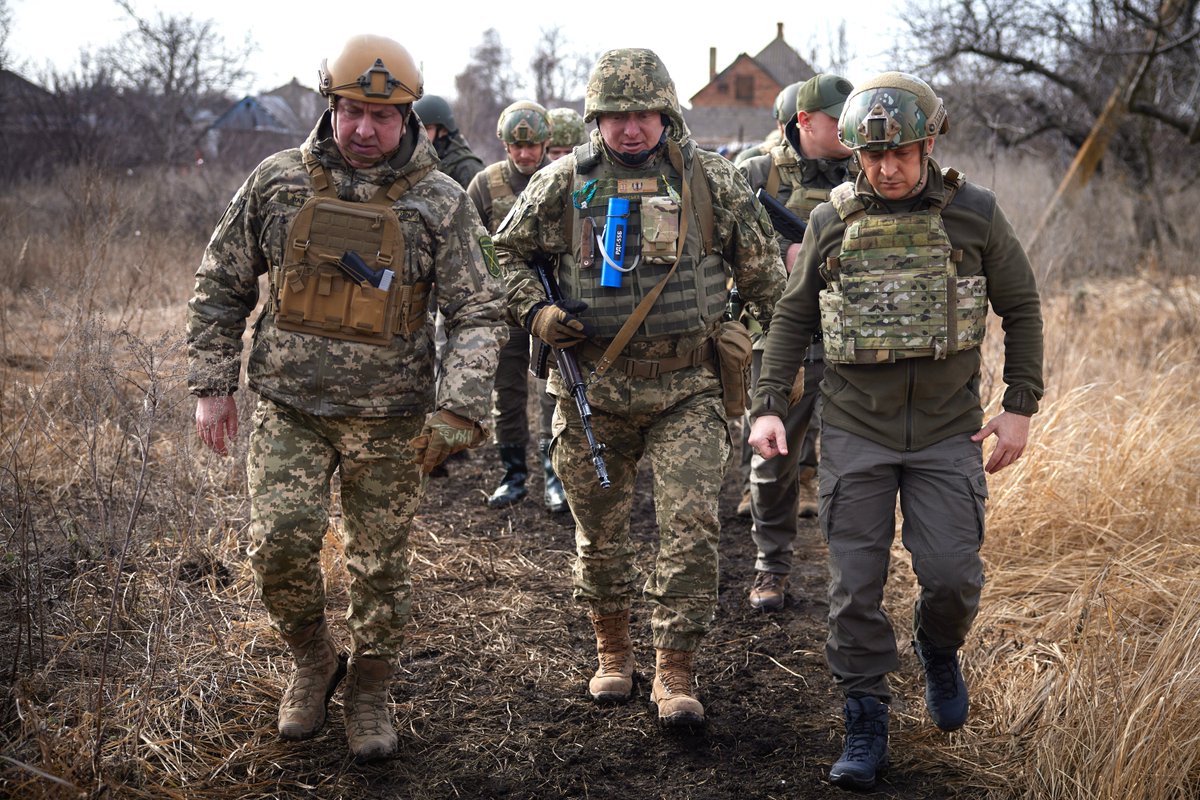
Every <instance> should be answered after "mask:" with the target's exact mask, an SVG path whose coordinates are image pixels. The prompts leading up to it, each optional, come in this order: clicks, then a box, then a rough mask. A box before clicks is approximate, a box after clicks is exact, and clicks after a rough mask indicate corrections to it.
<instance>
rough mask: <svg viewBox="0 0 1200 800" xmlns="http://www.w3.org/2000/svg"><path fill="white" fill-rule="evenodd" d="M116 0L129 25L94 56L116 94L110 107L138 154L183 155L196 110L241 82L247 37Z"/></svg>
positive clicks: (217, 102)
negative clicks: (229, 37)
mask: <svg viewBox="0 0 1200 800" xmlns="http://www.w3.org/2000/svg"><path fill="white" fill-rule="evenodd" d="M115 2H116V4H117V5H118V6H119V7H120V8H121V9H122V10H123V11H124V12H125V13H126V15H127V16H128V17H129V20H130V21H131V22H132V23H133V29H132V30H131V31H129V32H128V33H127V34H125V36H124V37H122V40H121V41H120V42H119V43H118V44H116V45H113V46H110V47H106V48H103V49H102V50H100V51H99V53H98V54H97V56H96V62H97V64H98V65H99V68H100V70H101V71H102V72H103V74H105V75H106V76H107V77H108V79H109V80H110V81H111V83H112V85H113V86H115V87H116V89H117V91H118V96H119V98H120V100H121V102H120V103H119V105H118V107H117V108H115V109H113V110H114V111H119V112H120V113H121V114H122V115H123V116H124V122H125V124H126V125H127V126H128V129H129V130H130V131H132V132H134V133H135V134H136V136H137V137H138V138H139V140H140V141H139V145H140V149H141V150H142V152H143V153H144V158H145V160H147V161H151V162H165V163H177V162H179V161H181V160H190V158H191V155H192V153H193V152H194V150H195V137H196V135H197V133H198V132H199V131H197V130H196V128H197V124H198V120H200V119H202V114H201V112H202V111H203V110H204V109H205V107H206V106H208V107H209V110H213V109H215V108H220V107H223V106H224V105H225V103H226V102H227V101H228V99H229V93H230V92H231V91H233V90H234V89H237V88H241V87H243V86H244V85H245V84H246V82H247V80H248V78H249V72H248V70H247V68H246V59H247V58H248V56H249V54H250V50H251V46H252V45H251V42H250V41H249V39H247V40H246V41H245V42H243V43H242V44H241V45H240V46H231V45H229V44H228V43H227V42H226V41H225V39H224V37H222V36H221V34H220V33H218V31H217V28H216V23H215V22H214V21H213V20H205V19H197V18H195V17H193V16H190V15H168V14H164V13H162V12H157V13H156V14H155V16H154V17H153V18H150V17H145V16H141V15H140V14H139V13H138V12H137V10H136V9H135V8H134V6H133V4H132V2H131V0H115Z"/></svg>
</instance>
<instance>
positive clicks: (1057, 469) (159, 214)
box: [0, 158, 1200, 800]
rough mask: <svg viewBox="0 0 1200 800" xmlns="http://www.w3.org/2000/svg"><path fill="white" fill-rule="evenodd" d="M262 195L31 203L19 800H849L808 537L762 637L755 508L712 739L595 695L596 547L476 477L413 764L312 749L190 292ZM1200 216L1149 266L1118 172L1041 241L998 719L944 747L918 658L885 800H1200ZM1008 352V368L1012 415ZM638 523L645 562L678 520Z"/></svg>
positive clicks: (1, 345) (137, 186) (12, 289)
mask: <svg viewBox="0 0 1200 800" xmlns="http://www.w3.org/2000/svg"><path fill="white" fill-rule="evenodd" d="M946 162H947V163H954V164H955V165H956V166H960V168H963V171H965V172H966V173H967V175H968V177H970V178H972V179H974V180H977V181H979V182H981V183H983V184H985V185H990V186H993V187H994V188H995V189H996V191H997V193H998V194H999V196H1000V198H1001V201H1002V203H1003V204H1004V206H1005V208H1006V210H1007V211H1008V212H1009V216H1010V217H1011V218H1012V220H1013V221H1014V224H1015V225H1016V227H1017V229H1018V232H1019V233H1022V234H1023V235H1026V234H1028V233H1029V232H1031V231H1032V229H1033V227H1034V225H1035V224H1036V222H1037V219H1038V217H1039V216H1040V214H1041V210H1042V208H1043V206H1044V203H1045V201H1046V199H1047V198H1048V197H1049V195H1050V193H1051V192H1052V190H1053V184H1052V182H1051V181H1052V179H1051V177H1050V173H1051V172H1055V170H1050V169H1048V168H1047V167H1046V166H1045V165H1044V164H1035V163H1026V162H1021V161H1016V160H1000V161H997V162H994V163H993V162H988V161H978V160H976V161H975V162H972V161H970V160H963V159H952V158H947V159H946ZM239 179H240V176H237V175H229V174H220V173H213V172H204V173H201V174H189V175H182V174H172V175H167V176H163V175H144V176H143V175H127V176H120V177H118V178H101V177H99V176H97V175H94V174H91V173H88V172H85V171H81V172H77V173H72V174H67V175H63V176H61V177H60V179H59V180H58V181H56V182H55V183H54V184H52V185H47V186H19V187H10V188H8V189H5V190H3V194H2V195H0V220H2V222H0V233H2V235H0V540H2V541H3V555H2V556H0V615H3V617H4V618H5V619H8V620H9V624H8V626H7V627H5V628H0V795H3V796H10V797H21V798H68V797H69V798H75V797H113V798H118V797H119V798H152V797H153V798H158V797H177V798H242V797H263V798H266V797H330V798H339V797H356V798H365V797H420V798H458V797H508V798H541V797H591V798H605V797H623V798H641V797H663V798H725V797H730V798H734V797H737V798H741V797H754V798H758V797H762V798H767V797H785V796H786V797H812V798H825V797H837V796H842V795H841V793H840V792H838V791H837V790H836V789H833V788H832V787H830V786H828V785H827V784H825V783H823V776H824V774H825V772H826V771H827V769H828V765H829V763H830V761H831V760H832V758H833V757H834V756H836V753H837V750H838V748H839V744H838V734H839V721H838V718H837V715H838V713H839V708H838V705H837V701H836V700H835V698H834V695H833V692H832V689H831V687H830V686H829V683H830V681H829V679H828V676H827V674H826V671H825V668H824V663H823V660H822V658H821V641H820V637H821V635H822V634H821V628H822V625H823V615H824V612H825V607H824V605H823V598H822V597H821V588H822V586H823V577H822V570H823V566H822V563H821V544H820V541H819V535H818V534H817V533H816V532H815V530H814V529H813V528H812V527H811V526H808V527H806V529H805V531H804V533H803V535H802V538H803V540H804V541H803V542H802V543H801V545H800V547H801V549H802V550H803V551H804V558H805V564H806V567H805V569H806V577H805V578H804V579H803V582H802V584H801V585H802V587H803V589H802V590H799V589H798V591H797V595H798V598H797V599H796V600H795V601H794V602H793V604H792V605H791V606H789V608H788V609H787V610H785V611H784V612H782V613H781V614H780V615H777V616H775V617H772V618H771V619H763V618H762V617H761V615H753V614H750V613H748V612H747V609H746V608H745V603H744V584H745V582H746V580H747V578H748V575H749V566H748V559H749V558H750V551H749V549H748V545H747V539H748V537H747V536H746V523H745V521H744V520H739V519H737V518H736V517H735V516H733V515H732V514H725V515H724V516H723V519H724V521H725V522H726V523H727V526H728V527H727V530H726V531H725V532H724V540H725V542H724V543H723V546H722V547H723V555H724V562H723V570H724V574H723V578H722V587H721V609H720V612H719V614H718V623H717V629H716V630H715V631H714V634H713V635H712V636H711V637H710V639H711V645H706V649H705V651H704V654H703V656H702V658H701V661H700V668H701V676H702V679H703V680H705V681H706V682H707V685H706V692H707V698H708V700H709V701H711V702H710V708H711V709H712V714H711V721H710V724H709V726H708V730H707V731H705V732H702V733H700V734H698V735H696V736H693V737H678V736H667V735H664V734H663V733H661V732H659V731H658V730H657V729H656V727H655V726H654V724H653V722H652V719H651V717H650V714H649V712H648V711H647V709H646V708H645V706H644V704H640V703H631V704H630V705H629V706H626V707H621V708H619V709H617V710H615V711H612V712H600V711H598V710H597V709H596V708H595V707H593V706H591V705H590V704H588V703H586V702H584V701H583V700H582V698H581V694H582V691H581V688H580V687H581V685H582V683H583V681H584V679H585V677H586V675H587V674H588V672H589V671H590V667H589V664H588V658H589V652H590V647H591V644H590V642H589V639H588V636H589V632H588V631H587V630H585V624H584V623H583V621H582V618H581V615H580V614H579V612H578V609H577V608H575V607H574V606H573V605H572V604H571V602H570V592H569V578H568V573H569V564H570V556H571V550H572V543H571V532H570V526H569V523H567V522H564V521H562V520H559V519H554V518H551V517H548V516H546V515H545V514H543V513H541V512H540V511H539V509H537V507H536V505H535V504H529V503H527V504H525V505H524V506H520V507H518V508H517V509H515V510H513V511H512V512H510V513H505V514H496V513H493V512H487V511H486V509H484V508H483V504H482V494H483V493H484V492H485V491H486V490H487V489H488V488H490V481H491V480H492V475H490V474H489V472H488V469H489V467H490V462H489V461H488V459H487V458H484V457H480V456H475V457H474V458H473V459H471V460H470V461H468V462H466V463H464V464H460V465H456V469H455V471H454V473H453V475H452V477H451V478H450V479H448V480H446V481H440V482H434V483H432V484H431V487H430V494H429V497H428V499H427V501H426V503H425V504H424V505H423V507H422V510H421V512H420V516H419V520H418V532H417V533H416V534H415V535H414V542H415V545H416V554H415V562H414V582H415V584H416V602H415V604H414V622H413V625H412V636H411V641H410V643H409V647H408V653H407V656H406V659H405V665H404V667H403V668H402V674H401V680H400V683H399V685H398V686H397V688H396V691H395V692H394V695H395V701H396V712H397V719H398V721H399V723H400V727H401V757H400V758H398V759H397V760H396V761H395V762H394V763H390V764H388V765H385V766H382V767H375V766H373V767H369V768H364V767H357V766H355V765H354V764H353V763H352V762H349V761H348V760H347V759H346V757H345V746H344V740H342V739H341V725H340V720H336V721H335V718H339V717H340V709H339V708H337V705H338V704H337V702H335V703H334V704H333V706H331V724H330V726H328V727H327V729H326V730H325V731H324V732H323V733H322V734H321V735H320V736H318V737H317V738H316V739H314V740H313V741H312V742H310V743H306V744H304V745H299V746H297V745H291V744H286V743H282V742H279V741H277V740H276V738H275V736H274V732H273V723H274V712H275V703H276V702H277V700H278V697H279V694H280V692H281V691H282V687H283V685H284V683H285V679H286V674H287V671H288V669H290V660H289V659H288V658H287V656H286V655H285V654H284V652H283V649H282V646H281V644H280V643H279V641H278V640H277V638H276V637H275V635H274V634H273V632H272V631H271V630H270V628H269V626H268V624H267V622H266V618H265V613H264V612H263V610H262V607H261V605H260V604H259V603H258V601H257V599H256V598H255V597H254V590H253V586H252V581H251V578H250V574H249V571H248V569H247V567H246V564H245V562H244V558H243V557H242V556H241V554H240V552H239V548H240V546H241V544H242V539H243V534H244V531H245V528H246V525H247V521H248V516H249V514H248V505H247V498H246V492H245V485H244V471H243V467H242V461H243V457H244V452H245V451H244V448H245V439H244V434H243V438H242V439H241V441H240V442H239V443H238V445H239V449H238V451H237V452H236V453H235V454H234V457H233V458H230V459H221V458H218V457H215V456H213V455H211V454H209V453H206V452H203V451H202V450H201V448H200V446H199V444H198V442H197V441H196V439H195V436H194V434H193V432H192V425H191V414H192V409H193V403H192V400H191V399H190V398H189V397H188V396H187V394H186V380H185V363H184V348H183V343H182V319H183V312H184V305H185V303H186V300H187V297H188V295H189V293H190V290H191V283H192V280H191V275H192V272H193V270H194V268H195V265H196V263H197V262H198V259H199V254H200V252H201V251H202V248H203V246H204V241H205V238H206V236H207V233H208V231H209V230H211V227H212V225H213V224H214V222H215V220H216V218H217V216H218V215H219V214H220V212H221V210H222V209H223V207H224V203H225V202H226V200H227V198H228V197H229V195H230V194H231V193H232V191H233V190H234V189H235V188H236V186H237V183H238V181H239ZM1198 201H1200V192H1198V191H1197V190H1195V189H1194V188H1193V189H1192V190H1190V192H1189V193H1186V194H1176V195H1172V196H1171V197H1170V198H1169V199H1168V202H1167V207H1168V209H1169V212H1170V214H1171V221H1172V222H1173V223H1174V225H1175V226H1176V228H1177V230H1178V232H1179V235H1180V241H1179V242H1177V243H1174V244H1168V245H1167V246H1165V247H1164V248H1163V250H1162V251H1161V252H1160V253H1156V254H1152V255H1147V254H1145V253H1142V252H1139V250H1138V248H1136V247H1135V246H1134V245H1133V244H1132V242H1133V240H1134V231H1133V226H1132V223H1131V221H1130V219H1131V217H1132V206H1133V201H1132V200H1131V199H1130V198H1129V196H1128V194H1127V192H1125V190H1124V189H1123V188H1122V187H1121V186H1119V185H1116V184H1114V183H1109V182H1106V181H1103V180H1101V181H1098V182H1097V183H1096V184H1094V185H1093V187H1092V189H1090V190H1089V192H1088V194H1087V196H1085V197H1084V198H1083V199H1082V201H1081V202H1080V204H1079V205H1078V206H1077V207H1075V208H1074V209H1072V210H1071V211H1070V212H1069V213H1068V214H1067V215H1066V216H1065V217H1064V221H1063V223H1062V224H1061V225H1060V226H1058V227H1057V228H1056V229H1055V231H1054V233H1053V235H1052V236H1050V237H1049V238H1043V240H1042V241H1041V242H1039V248H1038V252H1037V253H1035V261H1036V262H1037V267H1038V270H1039V274H1040V276H1041V278H1042V282H1043V290H1044V306H1045V307H1044V314H1045V327H1046V382H1047V393H1046V398H1045V400H1044V402H1043V408H1042V412H1041V413H1040V414H1038V415H1037V416H1036V417H1035V419H1034V423H1033V430H1032V437H1031V447H1030V449H1029V451H1028V452H1027V453H1026V455H1025V457H1024V458H1023V460H1022V461H1021V462H1019V463H1018V464H1017V465H1016V466H1014V467H1012V468H1010V469H1008V470H1006V471H1004V472H1002V473H1000V474H999V475H997V476H994V477H993V478H992V479H991V480H990V490H991V499H990V504H989V512H988V513H989V517H988V524H989V528H988V536H987V541H986V543H985V546H984V555H985V558H986V561H987V566H988V584H987V586H986V588H985V595H984V602H983V609H982V612H981V614H980V617H979V619H978V622H977V624H976V627H975V629H974V632H973V633H972V636H971V639H970V640H969V642H968V645H967V647H966V649H965V650H964V663H965V666H966V670H967V676H968V681H969V682H970V684H971V686H972V701H973V713H972V719H971V721H970V723H969V724H968V726H967V727H966V728H965V729H964V730H963V731H961V732H959V733H956V734H952V735H946V734H941V733H938V732H936V731H935V730H934V729H933V728H932V727H931V726H930V725H928V724H927V723H926V722H925V721H924V720H923V716H924V712H923V709H922V707H921V701H920V685H919V680H920V678H919V673H918V672H917V671H916V670H915V669H914V668H913V665H912V663H911V662H912V659H911V656H906V661H905V664H906V667H905V669H904V670H903V672H902V673H901V674H899V675H898V676H897V682H896V685H897V688H898V694H899V696H900V698H901V702H900V703H899V704H898V707H897V713H896V714H895V723H894V727H893V737H892V745H893V749H894V751H895V753H894V758H895V759H896V765H895V767H894V768H893V773H892V775H890V776H889V778H888V780H887V781H885V782H884V783H882V784H881V786H880V789H879V794H880V795H881V796H890V797H903V798H948V797H970V798H976V797H980V798H995V799H996V800H1000V799H1001V798H1029V799H1030V800H1033V799H1035V798H1036V799H1037V800H1042V799H1043V798H1053V799H1056V800H1057V799H1059V798H1061V799H1062V800H1068V799H1070V800H1084V798H1105V799H1106V800H1107V799H1111V800H1126V799H1127V798H1147V799H1152V800H1167V799H1168V798H1171V799H1172V800H1176V799H1177V800H1183V799H1184V798H1194V797H1197V796H1200V718H1198V717H1197V716H1196V715H1195V714H1194V713H1193V708H1192V703H1193V702H1196V701H1197V700H1200V586H1198V585H1197V581H1196V576H1197V574H1198V572H1197V565H1198V564H1200V513H1198V512H1197V507H1198V505H1200V426H1197V425H1196V424H1195V422H1194V420H1195V412H1196V408H1197V400H1196V398H1197V397H1200V278H1198V277H1197V273H1198V272H1200V270H1198V269H1197V263H1196V255H1195V254H1196V253H1197V252H1200V223H1198V222H1197V221H1196V218H1195V215H1194V214H1190V213H1185V211H1184V209H1188V208H1195V207H1196V205H1197V204H1198ZM1000 333H1001V332H1000V330H999V326H998V325H996V326H995V329H994V330H993V331H992V335H991V336H989V339H988V342H987V344H986V345H985V348H986V360H985V374H984V397H985V398H987V401H988V403H989V412H994V411H995V410H996V406H997V404H998V401H999V397H1000V394H1001V391H1002V388H1003V386H1002V380H1001V364H1000V358H999V356H1000V353H999V351H998V350H999V348H998V347H997V343H998V342H999V339H1000ZM247 405H248V404H247V403H246V402H244V401H243V403H242V406H243V411H245V410H246V406H247ZM538 488H539V486H538V485H537V484H535V485H534V489H535V491H536V490H538ZM729 490H732V493H734V494H736V487H729V486H727V492H726V494H730V491H729ZM725 500H726V501H727V500H728V498H725ZM727 504H728V503H727V502H726V505H727ZM333 528H334V529H336V520H335V525H334V526H333ZM635 531H636V535H637V539H638V543H639V545H638V546H639V547H640V548H642V549H643V550H647V549H649V548H650V547H651V546H652V542H653V531H652V513H651V510H650V508H649V504H648V502H644V503H643V504H642V506H641V507H639V511H638V516H637V518H636V525H635ZM335 532H336V530H331V534H330V537H329V542H330V547H328V548H326V556H325V557H326V559H327V562H328V563H327V566H328V567H330V574H331V576H332V578H331V582H330V587H329V588H330V596H331V598H333V601H334V602H335V603H336V604H339V606H340V607H341V608H344V605H345V585H344V581H343V578H342V576H341V573H340V561H339V560H340V553H339V549H338V546H337V542H336V536H335V535H334V534H335ZM893 564H894V566H893V573H894V574H893V576H892V580H891V581H890V582H889V586H888V601H887V602H888V605H889V612H890V614H891V616H892V618H893V620H894V621H895V623H896V627H897V630H898V631H899V632H901V633H902V634H903V632H904V631H906V630H907V628H908V623H909V622H910V619H911V610H910V602H911V598H912V586H913V579H912V576H911V572H910V570H909V569H908V567H907V565H906V559H905V558H904V553H903V551H902V550H898V551H897V553H896V558H895V559H893ZM641 623H643V627H648V626H645V625H644V623H645V620H644V619H642V620H641ZM343 634H344V631H343ZM647 639H648V637H647V636H645V635H644V634H643V635H642V638H641V639H640V640H639V641H640V644H641V645H642V647H643V650H642V659H643V660H642V663H641V664H640V666H641V668H642V670H643V671H645V670H646V668H647V667H648V666H649V657H648V655H647V652H648V644H647V641H646V640H647ZM643 688H645V687H643Z"/></svg>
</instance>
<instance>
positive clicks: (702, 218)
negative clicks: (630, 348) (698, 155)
mask: <svg viewBox="0 0 1200 800" xmlns="http://www.w3.org/2000/svg"><path fill="white" fill-rule="evenodd" d="M667 152H668V157H669V161H670V163H671V166H672V167H674V171H675V173H676V174H675V175H672V176H671V177H669V178H668V177H667V176H666V175H664V174H661V173H660V174H654V173H650V172H647V173H646V174H645V175H644V176H643V175H639V176H637V177H619V176H618V175H617V174H616V171H615V170H614V168H613V165H612V164H610V163H609V162H608V161H606V160H604V159H603V158H602V157H601V155H600V154H599V153H597V152H595V151H594V150H593V147H592V142H590V141H589V142H585V143H584V144H581V145H579V146H578V147H576V148H575V151H574V155H575V179H574V183H573V187H572V188H573V191H572V194H571V197H569V198H568V200H567V204H566V205H567V207H566V209H565V210H564V213H563V236H564V240H565V241H566V242H568V244H569V246H570V249H569V254H564V255H563V256H562V257H561V259H560V263H559V267H558V278H559V283H560V285H561V287H562V290H563V294H564V295H566V296H568V297H572V298H575V299H578V300H583V301H584V302H585V303H587V304H588V311H587V318H588V321H589V322H590V323H591V324H592V325H593V326H595V329H596V333H595V338H596V339H599V340H605V339H613V338H615V336H616V334H617V332H618V331H620V329H621V326H622V325H623V324H624V323H625V320H626V319H628V318H629V317H630V316H631V315H632V314H633V311H634V309H635V308H637V305H638V303H640V302H641V300H642V298H643V297H645V295H646V294H647V293H648V292H649V291H650V290H651V289H653V288H654V286H655V285H656V284H657V283H658V282H659V281H661V280H662V279H663V276H665V275H666V274H667V272H669V271H670V269H671V266H672V265H673V264H674V263H675V253H676V250H677V248H678V240H679V228H680V226H679V220H680V217H681V215H682V214H690V215H692V216H691V217H689V219H690V220H691V222H690V223H689V225H688V226H687V233H686V236H685V239H684V247H683V255H682V257H681V259H680V264H679V266H678V267H677V268H676V270H675V273H674V274H673V275H672V276H671V278H670V280H669V281H668V282H667V284H666V286H665V287H664V289H663V292H662V294H661V295H660V296H659V298H658V300H657V301H656V302H655V304H654V306H653V307H652V308H651V309H650V312H649V314H647V316H646V319H645V320H644V321H643V322H642V324H641V326H640V331H641V332H642V333H643V334H644V335H645V336H646V337H648V338H657V337H665V336H674V335H680V334H689V333H702V332H705V331H709V330H711V329H714V328H715V327H716V326H717V324H718V322H719V321H720V319H721V316H722V315H723V314H724V311H725V298H726V294H727V289H726V276H727V274H728V273H727V267H726V264H725V261H724V259H723V258H722V256H721V254H720V253H718V252H716V251H714V249H713V244H712V237H713V204H712V191H711V189H710V187H709V185H708V179H707V178H706V177H705V175H704V169H703V167H701V168H700V169H698V170H697V169H694V168H693V167H694V160H695V154H694V151H693V149H692V146H691V145H690V143H689V144H688V145H685V147H684V148H681V147H680V146H679V145H678V144H677V143H676V142H674V141H673V140H668V141H667ZM683 181H687V182H688V184H689V191H688V192H684V193H683V197H682V198H681V192H682V187H683V183H682V182H683ZM611 197H623V198H626V199H627V200H629V219H628V221H627V228H626V242H627V246H626V250H625V262H624V263H625V266H626V267H629V266H630V265H631V264H633V263H634V259H635V258H637V259H640V260H639V261H638V262H637V267H636V268H635V269H633V271H631V272H628V273H626V274H625V275H623V276H622V283H623V286H622V288H621V289H612V288H606V287H604V286H601V285H600V266H601V263H602V261H601V254H600V249H601V245H600V244H598V243H597V241H596V237H597V235H599V237H600V239H601V240H603V238H604V237H603V231H604V224H605V214H606V213H607V209H608V200H609V198H611ZM687 197H691V198H692V202H691V203H690V207H689V203H687V202H686V198H687Z"/></svg>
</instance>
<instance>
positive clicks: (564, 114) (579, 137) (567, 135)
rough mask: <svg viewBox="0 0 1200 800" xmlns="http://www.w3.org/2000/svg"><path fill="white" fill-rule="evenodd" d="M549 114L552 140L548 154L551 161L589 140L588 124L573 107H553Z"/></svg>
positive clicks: (548, 147)
mask: <svg viewBox="0 0 1200 800" xmlns="http://www.w3.org/2000/svg"><path fill="white" fill-rule="evenodd" d="M549 116H550V142H549V144H548V146H547V148H546V155H547V156H548V157H549V158H550V160H551V161H558V160H559V159H560V158H562V157H563V156H565V155H566V154H567V153H569V152H571V151H572V150H574V149H575V148H576V147H578V146H579V145H581V144H583V143H584V142H586V141H587V125H585V124H584V122H583V117H581V116H579V112H578V111H576V110H575V109H573V108H552V109H550V111H549Z"/></svg>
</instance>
